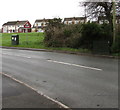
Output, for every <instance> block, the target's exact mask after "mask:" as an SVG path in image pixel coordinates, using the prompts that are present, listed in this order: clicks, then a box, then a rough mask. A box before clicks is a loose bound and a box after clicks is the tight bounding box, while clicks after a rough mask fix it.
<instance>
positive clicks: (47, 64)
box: [1, 49, 118, 108]
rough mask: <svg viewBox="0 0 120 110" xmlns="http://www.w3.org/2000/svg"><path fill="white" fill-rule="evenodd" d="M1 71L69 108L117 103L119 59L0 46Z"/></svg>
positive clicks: (107, 106) (115, 105)
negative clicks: (0, 48) (2, 47)
mask: <svg viewBox="0 0 120 110" xmlns="http://www.w3.org/2000/svg"><path fill="white" fill-rule="evenodd" d="M1 54H2V71H3V72H4V73H6V74H8V75H10V76H12V77H14V78H16V79H18V80H20V81H22V82H24V83H25V84H28V85H30V86H31V87H33V88H35V89H36V90H38V91H42V92H43V93H44V94H45V95H47V96H49V97H51V98H52V99H55V100H57V101H59V102H61V103H63V104H65V105H67V106H68V107H70V108H116V107H118V59H109V58H102V57H92V56H80V55H73V54H64V53H54V52H43V51H29V50H28V51H26V50H18V49H2V53H1Z"/></svg>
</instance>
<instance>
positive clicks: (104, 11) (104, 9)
mask: <svg viewBox="0 0 120 110" xmlns="http://www.w3.org/2000/svg"><path fill="white" fill-rule="evenodd" d="M115 4H116V15H120V0H116V2H115ZM80 5H82V6H84V7H85V8H86V15H87V17H91V18H98V17H104V18H105V19H107V20H108V21H109V23H110V24H112V18H113V16H112V12H113V1H112V0H85V1H84V2H80Z"/></svg>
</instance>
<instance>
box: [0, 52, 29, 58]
mask: <svg viewBox="0 0 120 110" xmlns="http://www.w3.org/2000/svg"><path fill="white" fill-rule="evenodd" d="M2 54H3V55H11V56H17V57H24V58H31V57H29V56H25V55H24V54H20V55H15V54H9V53H2Z"/></svg>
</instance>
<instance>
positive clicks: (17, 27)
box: [2, 20, 31, 33]
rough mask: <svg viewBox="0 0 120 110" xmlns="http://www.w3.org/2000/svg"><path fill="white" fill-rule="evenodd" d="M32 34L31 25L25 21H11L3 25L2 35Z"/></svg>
mask: <svg viewBox="0 0 120 110" xmlns="http://www.w3.org/2000/svg"><path fill="white" fill-rule="evenodd" d="M26 32H31V24H30V22H29V21H28V20H25V21H9V22H7V23H4V24H3V25H2V33H26Z"/></svg>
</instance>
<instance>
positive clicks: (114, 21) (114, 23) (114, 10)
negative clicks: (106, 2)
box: [112, 0, 116, 43]
mask: <svg viewBox="0 0 120 110" xmlns="http://www.w3.org/2000/svg"><path fill="white" fill-rule="evenodd" d="M112 2H113V43H115V36H116V8H115V0H112Z"/></svg>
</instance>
